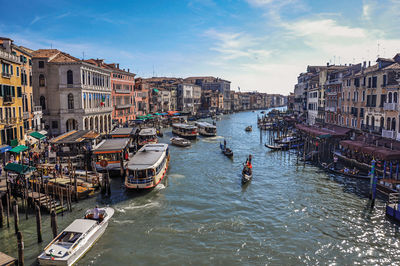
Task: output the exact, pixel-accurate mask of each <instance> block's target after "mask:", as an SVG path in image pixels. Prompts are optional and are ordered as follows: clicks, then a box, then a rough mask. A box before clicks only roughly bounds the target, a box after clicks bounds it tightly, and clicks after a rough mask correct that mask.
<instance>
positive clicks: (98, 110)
mask: <svg viewBox="0 0 400 266" xmlns="http://www.w3.org/2000/svg"><path fill="white" fill-rule="evenodd" d="M112 111H113V108H112V107H97V108H86V109H84V112H85V114H95V113H99V114H104V113H106V112H110V113H111V112H112Z"/></svg>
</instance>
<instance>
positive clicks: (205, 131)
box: [195, 122, 217, 137]
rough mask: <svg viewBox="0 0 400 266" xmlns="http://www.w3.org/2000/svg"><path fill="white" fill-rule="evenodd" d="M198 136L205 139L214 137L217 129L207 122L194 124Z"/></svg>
mask: <svg viewBox="0 0 400 266" xmlns="http://www.w3.org/2000/svg"><path fill="white" fill-rule="evenodd" d="M195 125H196V126H197V128H198V130H199V134H200V135H203V136H206V137H214V136H216V135H217V127H216V126H215V125H212V124H210V123H208V122H196V124H195Z"/></svg>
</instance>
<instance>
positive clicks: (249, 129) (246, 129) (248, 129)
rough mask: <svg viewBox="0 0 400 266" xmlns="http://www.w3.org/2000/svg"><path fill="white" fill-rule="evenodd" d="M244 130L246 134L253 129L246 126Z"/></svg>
mask: <svg viewBox="0 0 400 266" xmlns="http://www.w3.org/2000/svg"><path fill="white" fill-rule="evenodd" d="M244 130H245V131H247V132H250V131H252V130H253V127H252V126H247V127H246V128H245V129H244Z"/></svg>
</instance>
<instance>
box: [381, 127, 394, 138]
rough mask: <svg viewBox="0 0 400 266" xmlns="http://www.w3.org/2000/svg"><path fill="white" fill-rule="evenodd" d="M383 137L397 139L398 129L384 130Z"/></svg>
mask: <svg viewBox="0 0 400 266" xmlns="http://www.w3.org/2000/svg"><path fill="white" fill-rule="evenodd" d="M382 137H384V138H389V139H395V138H396V137H397V134H396V131H392V130H385V129H383V130H382Z"/></svg>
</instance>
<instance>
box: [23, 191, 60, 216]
mask: <svg viewBox="0 0 400 266" xmlns="http://www.w3.org/2000/svg"><path fill="white" fill-rule="evenodd" d="M28 199H29V200H30V201H31V202H34V203H36V204H37V205H39V206H40V207H41V208H42V209H45V210H46V211H48V212H49V213H50V212H51V211H52V210H55V212H56V213H60V212H63V211H66V210H67V208H66V205H65V206H61V203H60V201H57V200H54V199H52V198H51V197H50V196H47V195H46V194H43V193H39V192H32V191H28Z"/></svg>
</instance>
